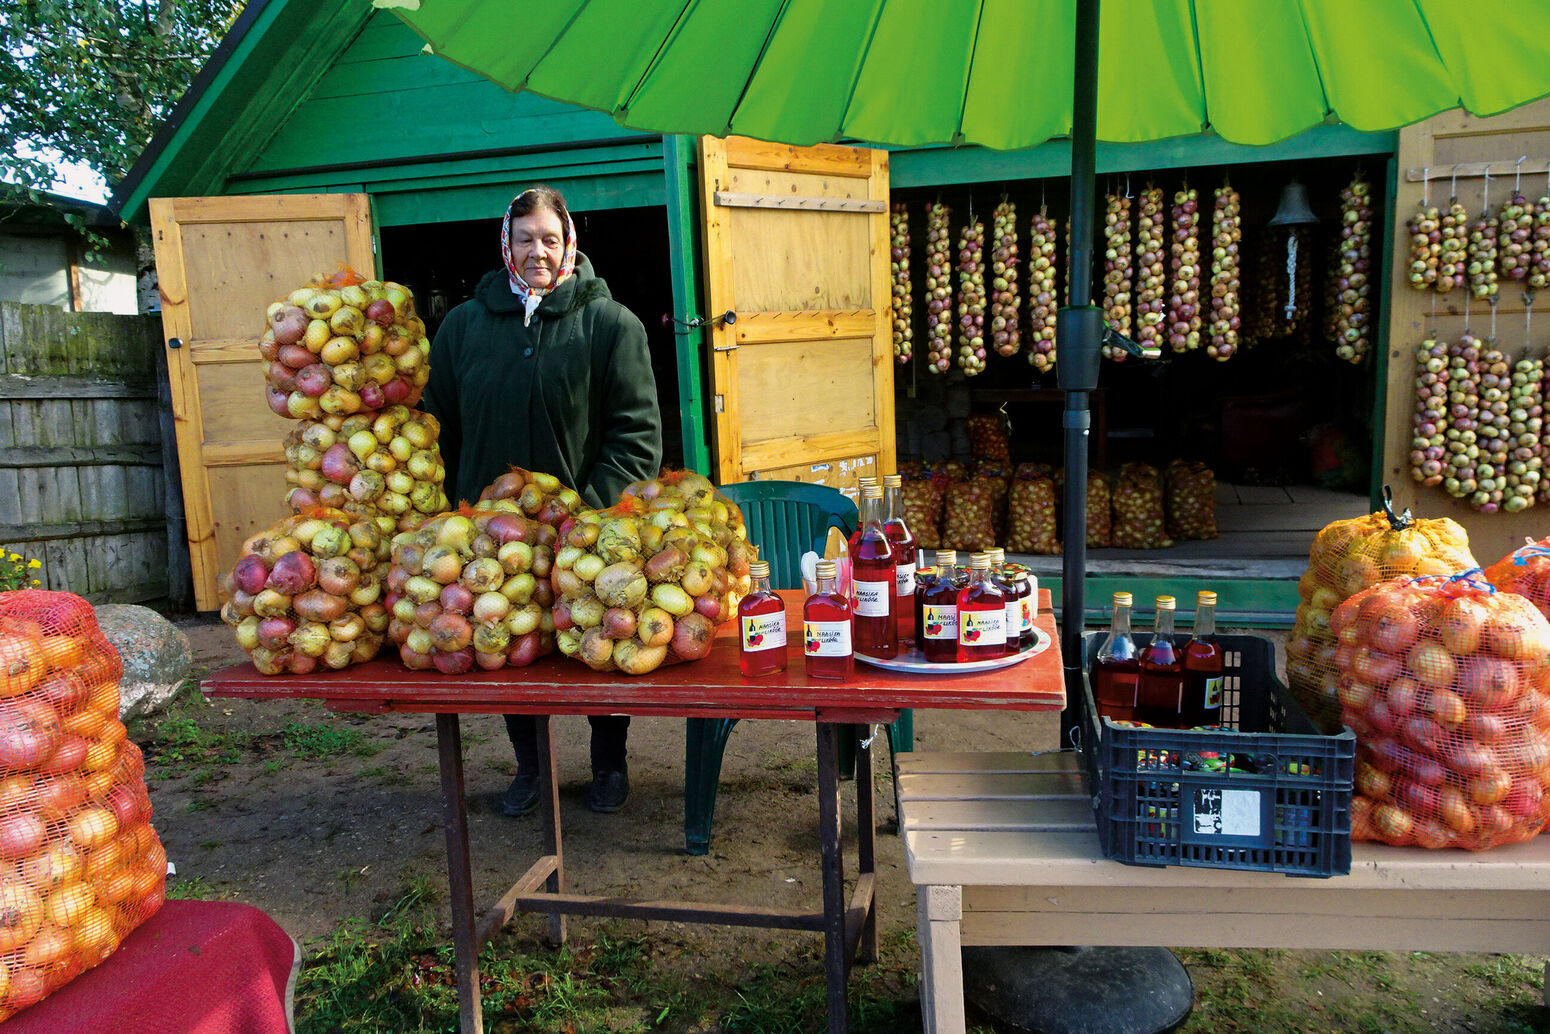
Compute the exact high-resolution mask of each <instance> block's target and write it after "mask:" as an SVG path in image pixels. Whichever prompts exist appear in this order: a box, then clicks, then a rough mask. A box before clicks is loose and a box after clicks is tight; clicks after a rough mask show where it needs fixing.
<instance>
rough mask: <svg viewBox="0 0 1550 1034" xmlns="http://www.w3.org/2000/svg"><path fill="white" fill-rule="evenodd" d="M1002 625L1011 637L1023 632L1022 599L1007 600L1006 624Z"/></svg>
mask: <svg viewBox="0 0 1550 1034" xmlns="http://www.w3.org/2000/svg"><path fill="white" fill-rule="evenodd" d="M1002 627H1004V628H1005V629H1006V634H1007V637H1008V638H1010V637H1012V636H1014V635H1021V634H1022V628H1023V601H1022V600H1007V601H1006V624H1005V625H1003V626H1002Z"/></svg>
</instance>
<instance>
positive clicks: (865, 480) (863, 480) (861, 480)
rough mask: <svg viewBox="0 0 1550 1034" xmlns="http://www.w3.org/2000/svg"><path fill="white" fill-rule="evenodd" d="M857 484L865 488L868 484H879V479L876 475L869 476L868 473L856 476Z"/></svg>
mask: <svg viewBox="0 0 1550 1034" xmlns="http://www.w3.org/2000/svg"><path fill="white" fill-rule="evenodd" d="M856 484H857V485H859V486H860V487H862V488H865V487H866V486H868V485H875V484H877V479H876V478H874V477H868V476H866V475H862V476H861V477H858V478H856Z"/></svg>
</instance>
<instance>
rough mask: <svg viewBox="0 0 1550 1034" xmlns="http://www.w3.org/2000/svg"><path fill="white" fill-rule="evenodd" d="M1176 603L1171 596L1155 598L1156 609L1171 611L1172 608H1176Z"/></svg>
mask: <svg viewBox="0 0 1550 1034" xmlns="http://www.w3.org/2000/svg"><path fill="white" fill-rule="evenodd" d="M1178 602H1179V601H1178V600H1176V599H1174V598H1173V597H1172V596H1159V597H1157V609H1158V610H1172V609H1173V608H1174V607H1176V606H1178Z"/></svg>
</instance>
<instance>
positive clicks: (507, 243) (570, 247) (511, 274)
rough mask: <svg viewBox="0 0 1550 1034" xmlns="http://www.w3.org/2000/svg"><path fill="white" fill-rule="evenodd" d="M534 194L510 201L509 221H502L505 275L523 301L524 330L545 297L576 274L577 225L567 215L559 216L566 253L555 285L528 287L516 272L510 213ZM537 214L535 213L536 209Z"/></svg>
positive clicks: (527, 192)
mask: <svg viewBox="0 0 1550 1034" xmlns="http://www.w3.org/2000/svg"><path fill="white" fill-rule="evenodd" d="M531 193H532V191H531V190H524V191H523V192H522V193H520V194H518V195H517V196H516V197H514V198H512V199H511V204H509V205H507V206H506V217H505V218H504V219H502V220H501V258H503V259H505V261H506V275H507V277H508V278H509V279H510V281H511V293H512V294H514V295H516V296H517V297H518V298H521V299H522V307H523V313H522V325H523V326H524V327H525V326H527V325H528V324H530V323H532V321H533V312H534V310H536V309H537V308H538V304H539V302H542V301H543V300H544V296H545V295H546V294H548V293H549V292H550V291H553V290H554V289H555V288H556V287H559V286H560V285H561V284H563V283H564V282H565V281H566V280H567V279H569V277H570V275H571V274H572V273H574V272H575V271H576V221H575V220H574V219H572V218H570V216H569V215H568V214H564V213H559V212H556V213H555V214H556V215H559V216H560V219H561V221H562V222H564V223H565V251H564V253H563V254H562V255H561V256H560V268H559V269H558V270H557V271H556V272H555V276H554V283H552V284H550V285H549V286H548V287H543V288H538V287H530V286H528V282H527V281H526V280H524V279H522V274H521V273H520V272H518V271H517V262H516V259H514V258H513V257H512V255H511V211H512V209H514V208H516V207H517V202H518V201H521V200H522V199H523V198H524V197H526V196H527V195H528V194H531ZM535 211H536V209H535Z"/></svg>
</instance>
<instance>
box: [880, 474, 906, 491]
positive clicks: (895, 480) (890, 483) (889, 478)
mask: <svg viewBox="0 0 1550 1034" xmlns="http://www.w3.org/2000/svg"><path fill="white" fill-rule="evenodd" d="M883 487H884V488H903V487H904V475H903V474H884V475H883Z"/></svg>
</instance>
